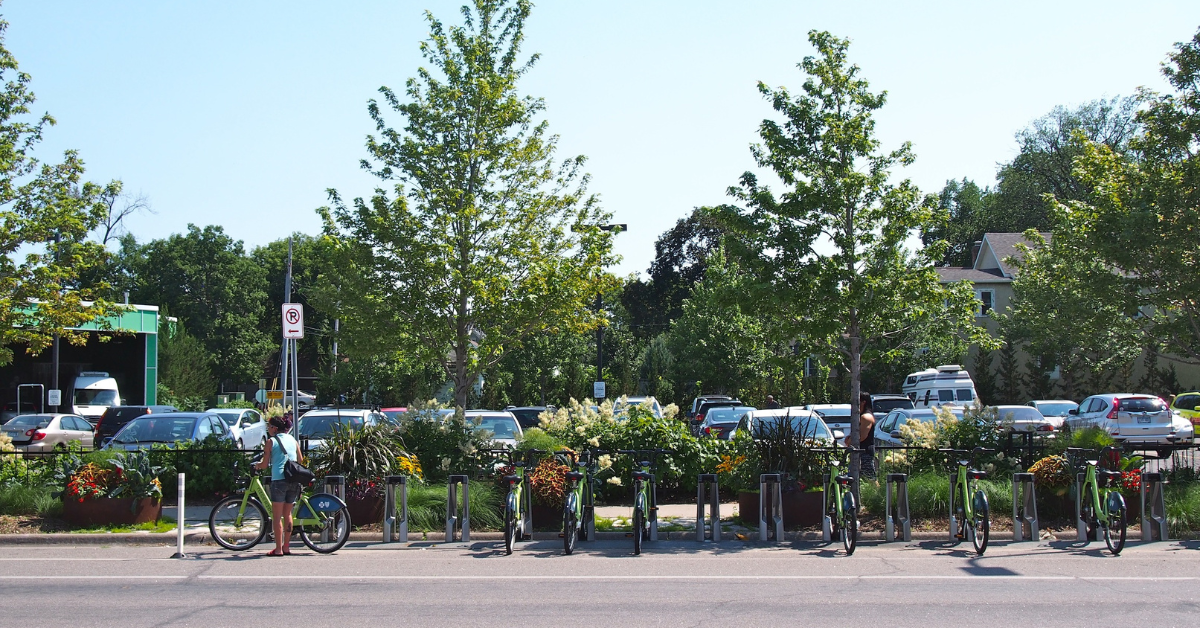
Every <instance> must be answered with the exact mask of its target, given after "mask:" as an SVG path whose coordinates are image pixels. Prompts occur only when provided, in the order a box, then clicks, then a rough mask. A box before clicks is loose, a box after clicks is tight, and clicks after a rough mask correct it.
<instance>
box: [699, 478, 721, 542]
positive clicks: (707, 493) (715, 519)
mask: <svg viewBox="0 0 1200 628" xmlns="http://www.w3.org/2000/svg"><path fill="white" fill-rule="evenodd" d="M706 502H707V503H708V506H709V514H710V516H711V521H710V522H707V523H706V522H705V520H704V504H705V503H706ZM706 524H707V525H711V526H712V541H713V543H718V542H720V541H721V498H720V497H719V496H718V485H717V475H716V474H715V473H701V474H700V475H699V476H698V477H697V478H696V540H697V541H699V542H701V543H703V542H704V537H705V534H704V527H705V525H706Z"/></svg>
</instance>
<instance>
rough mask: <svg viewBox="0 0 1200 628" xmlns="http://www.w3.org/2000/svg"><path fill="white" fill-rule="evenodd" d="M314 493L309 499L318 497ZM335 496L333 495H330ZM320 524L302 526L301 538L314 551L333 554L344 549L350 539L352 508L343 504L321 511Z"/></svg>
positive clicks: (318, 516) (319, 515)
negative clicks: (339, 506) (331, 509)
mask: <svg viewBox="0 0 1200 628" xmlns="http://www.w3.org/2000/svg"><path fill="white" fill-rule="evenodd" d="M316 497H317V495H313V496H312V497H310V498H309V499H310V500H312V499H314V498H316ZM329 497H330V498H333V496H332V495H330V496H329ZM316 514H317V519H319V520H320V521H321V523H320V524H319V525H305V526H300V540H301V541H304V544H305V545H307V546H308V549H311V550H312V551H314V552H317V553H319V554H331V553H333V552H336V551H338V550H340V549H342V546H343V545H345V544H346V541H349V540H350V509H349V508H347V507H346V506H344V505H343V506H342V507H341V508H338V509H337V510H334V511H331V512H319V513H316Z"/></svg>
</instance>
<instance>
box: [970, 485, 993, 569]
mask: <svg viewBox="0 0 1200 628" xmlns="http://www.w3.org/2000/svg"><path fill="white" fill-rule="evenodd" d="M988 511H989V507H988V501H987V495H986V494H984V492H983V491H980V490H976V491H975V512H974V515H975V521H973V522H971V526H972V528H973V529H974V530H973V531H974V534H973V535H972V538H971V542H972V543H973V544H974V545H975V553H976V554H978V555H980V556H983V552H984V551H986V550H987V544H988V534H989V533H990V532H991V528H992V523H991V520H990V518H989V517H988V514H989V513H988Z"/></svg>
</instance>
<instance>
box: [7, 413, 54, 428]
mask: <svg viewBox="0 0 1200 628" xmlns="http://www.w3.org/2000/svg"><path fill="white" fill-rule="evenodd" d="M47 425H50V417H48V416H42V415H39V414H23V415H21V416H18V417H14V418H13V420H11V421H9V422H8V423H5V424H4V426H5V427H20V428H24V429H29V428H32V427H46V426H47Z"/></svg>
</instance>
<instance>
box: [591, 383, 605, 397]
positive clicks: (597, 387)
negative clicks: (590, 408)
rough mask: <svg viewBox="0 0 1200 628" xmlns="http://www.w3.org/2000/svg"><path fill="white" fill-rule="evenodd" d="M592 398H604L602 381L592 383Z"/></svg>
mask: <svg viewBox="0 0 1200 628" xmlns="http://www.w3.org/2000/svg"><path fill="white" fill-rule="evenodd" d="M592 398H593V399H597V400H599V399H603V398H604V382H594V383H593V384H592Z"/></svg>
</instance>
